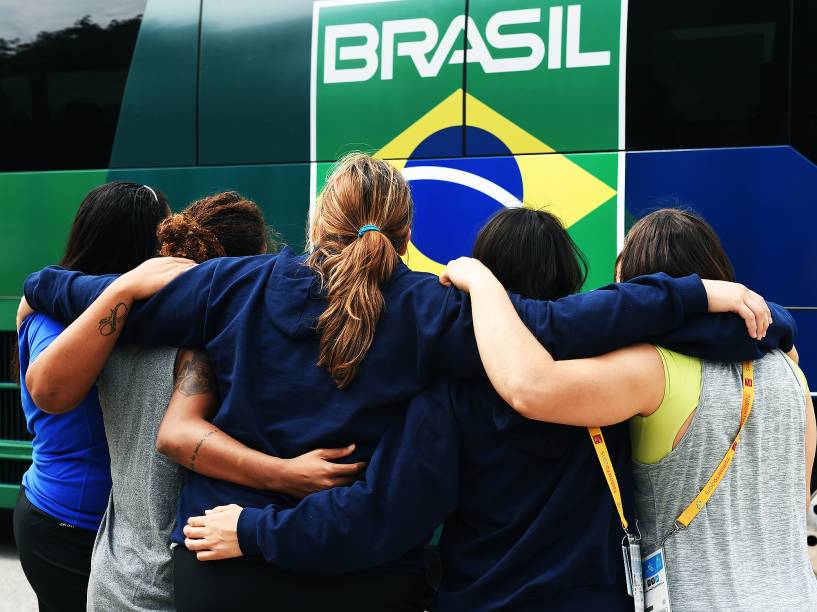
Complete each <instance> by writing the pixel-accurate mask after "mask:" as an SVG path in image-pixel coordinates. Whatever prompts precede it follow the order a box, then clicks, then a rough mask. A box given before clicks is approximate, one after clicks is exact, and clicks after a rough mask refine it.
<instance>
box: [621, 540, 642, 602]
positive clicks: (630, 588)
mask: <svg viewBox="0 0 817 612" xmlns="http://www.w3.org/2000/svg"><path fill="white" fill-rule="evenodd" d="M639 542H640V538H637V537H636V536H635V535H633V534H632V533H626V535H625V536H624V539H622V540H621V553H622V555H623V557H624V576H625V578H626V579H627V594H628V595H630V596H631V597H632V598H633V608H634V610H635V612H645V610H644V585H643V581H642V577H641V545H640V543H639Z"/></svg>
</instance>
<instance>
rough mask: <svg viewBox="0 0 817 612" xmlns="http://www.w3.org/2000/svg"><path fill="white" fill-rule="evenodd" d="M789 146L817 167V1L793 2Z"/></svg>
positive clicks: (799, 0)
mask: <svg viewBox="0 0 817 612" xmlns="http://www.w3.org/2000/svg"><path fill="white" fill-rule="evenodd" d="M793 31H794V41H793V44H792V87H791V90H792V120H791V144H792V145H793V146H794V148H795V149H797V150H798V151H799V152H800V153H802V154H803V155H805V156H806V157H808V158H809V159H810V160H811V161H813V162H814V163H815V164H817V78H815V64H816V63H817V1H815V0H795V2H794V28H793Z"/></svg>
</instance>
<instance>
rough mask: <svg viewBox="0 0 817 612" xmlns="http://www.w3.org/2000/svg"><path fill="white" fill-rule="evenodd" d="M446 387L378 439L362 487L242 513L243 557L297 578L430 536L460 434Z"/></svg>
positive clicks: (375, 557) (454, 466) (451, 487)
mask: <svg viewBox="0 0 817 612" xmlns="http://www.w3.org/2000/svg"><path fill="white" fill-rule="evenodd" d="M449 397H450V396H449V391H448V385H447V383H444V382H440V383H437V384H434V385H433V386H432V388H430V389H429V390H427V391H425V392H424V393H422V394H421V395H419V396H418V397H417V398H415V399H414V400H413V401H412V403H411V405H410V406H409V408H408V410H407V413H406V416H405V420H404V421H402V422H400V423H399V424H396V425H395V426H393V427H392V428H391V429H390V430H388V431H387V433H386V434H385V435H384V437H383V438H382V440H381V442H380V444H379V445H378V447H377V449H376V450H375V453H374V455H373V456H372V458H371V460H370V462H369V466H368V468H367V470H366V479H365V481H359V482H356V483H355V484H353V485H352V486H349V487H337V488H334V489H329V490H327V491H322V492H319V493H314V494H312V495H309V496H308V497H306V498H304V499H303V500H302V501H301V502H300V503H299V504H298V505H297V506H296V507H295V508H292V509H286V510H282V509H278V508H277V507H276V506H267V507H266V508H264V509H256V508H245V509H244V510H243V511H242V512H241V515H240V517H239V520H238V541H239V545H240V546H241V550H242V552H243V553H244V554H245V555H249V556H257V555H261V556H263V557H264V559H266V561H267V562H269V563H274V564H275V565H277V566H279V567H283V568H285V569H289V570H292V571H296V572H302V573H313V574H332V573H343V572H349V571H355V570H358V569H363V568H367V567H373V566H377V565H382V564H384V563H387V562H389V561H393V560H395V559H398V558H400V557H401V556H402V555H403V554H405V553H407V552H408V551H410V550H412V549H414V548H416V547H417V546H419V545H422V544H423V543H425V542H426V541H428V539H429V538H430V537H431V533H432V532H433V531H434V529H435V528H436V527H437V526H438V525H440V524H441V523H442V522H443V521H444V520H445V518H446V517H447V516H448V514H450V513H451V512H452V511H453V510H454V508H455V507H456V504H457V499H458V497H459V489H458V481H459V444H458V442H457V440H459V438H460V435H459V430H458V425H457V422H456V418H455V416H454V411H453V407H452V405H451V403H450V400H449V399H448V398H449Z"/></svg>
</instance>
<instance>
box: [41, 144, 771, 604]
mask: <svg viewBox="0 0 817 612" xmlns="http://www.w3.org/2000/svg"><path fill="white" fill-rule="evenodd" d="M411 221H412V202H411V195H410V191H409V188H408V185H407V184H406V182H405V180H404V178H403V177H402V175H401V174H400V173H399V172H398V171H397V170H395V169H394V168H393V167H392V166H390V165H388V164H387V163H385V162H382V161H379V160H375V159H372V158H371V157H369V156H365V155H360V154H357V155H351V156H348V157H347V158H345V159H344V160H342V161H341V162H340V163H339V164H338V166H337V167H336V169H335V170H334V172H333V173H332V174H331V175H330V177H329V179H328V182H327V185H326V187H325V188H324V190H323V192H322V193H321V196H320V198H319V201H318V202H317V205H316V207H315V211H314V214H313V215H312V218H311V227H310V239H311V243H312V245H313V250H312V252H311V253H310V254H309V255H308V256H306V257H304V256H298V255H295V254H294V253H293V252H292V251H291V250H289V249H284V250H282V251H281V252H280V253H278V254H277V255H275V256H258V257H248V258H237V259H229V258H228V259H216V260H213V261H211V262H205V263H204V264H201V265H199V266H197V267H195V268H193V269H192V270H190V271H188V272H186V273H185V274H183V275H182V276H181V277H179V278H178V279H177V280H175V281H174V282H171V283H169V284H168V285H167V286H166V287H165V288H164V289H163V290H162V291H160V292H159V293H158V294H157V295H155V296H154V297H153V298H151V299H150V300H147V301H145V302H144V303H137V296H142V295H144V294H145V293H146V292H147V291H148V290H152V289H155V286H156V284H157V283H156V279H155V278H152V277H142V278H136V277H132V278H131V279H129V280H127V281H119V280H114V281H112V280H111V279H104V278H94V277H89V276H83V275H79V274H76V273H73V272H70V271H65V270H56V269H46V270H43V271H41V272H40V273H38V274H36V275H34V276H32V277H30V278H29V279H28V280H27V282H26V297H27V299H29V301H30V303H31V304H32V306H34V307H35V308H42V309H45V310H47V311H48V312H50V313H51V314H54V315H56V316H58V317H60V318H63V319H66V320H73V319H77V320H78V321H85V323H93V322H94V321H98V320H99V318H100V315H103V314H104V313H109V312H111V311H113V310H115V309H116V308H117V306H118V305H119V304H122V305H123V307H124V308H127V315H126V316H127V321H128V322H127V325H124V326H123V324H124V323H125V320H124V319H125V315H123V316H122V317H121V319H120V318H117V326H116V330H115V334H110V335H107V336H101V335H100V334H99V333H98V331H97V330H96V329H95V327H93V326H92V325H88V326H87V327H86V329H88V330H89V331H90V333H89V334H88V335H89V336H91V337H90V338H87V337H86V340H87V342H86V343H85V348H86V350H87V351H88V352H89V353H93V354H94V355H97V356H98V355H99V354H103V355H106V354H107V353H106V351H109V350H110V348H109V347H110V346H111V345H112V344H113V342H114V341H115V340H116V338H117V337H122V338H123V339H125V340H127V341H130V342H133V341H138V342H142V343H150V344H170V345H181V346H203V347H205V348H206V349H207V352H208V355H209V356H210V359H211V362H212V364H213V371H214V374H215V383H214V384H216V385H217V387H218V389H219V392H220V395H221V399H222V402H221V405H220V408H219V410H218V412H217V414H216V416H215V417H214V419H213V423H214V424H215V425H216V426H218V427H219V428H221V429H222V430H223V431H225V432H226V433H228V434H231V435H234V436H235V437H237V438H238V439H240V440H241V441H242V442H244V443H246V444H247V445H248V446H250V447H252V448H254V449H256V450H259V451H262V452H266V453H267V454H270V455H274V456H281V457H291V456H295V455H298V454H300V453H303V452H304V451H306V450H308V449H311V448H315V447H316V446H322V447H338V446H343V445H346V444H349V443H350V442H356V443H357V448H356V451H355V453H354V454H353V455H351V456H350V460H352V461H353V460H356V459H357V460H359V459H360V458H362V457H365V456H367V455H368V454H370V453H371V451H372V450H373V448H374V447H375V445H376V443H377V441H378V440H379V438H380V437H381V435H382V434H383V432H384V431H385V430H386V429H387V428H388V427H389V426H390V425H392V424H393V423H395V422H396V420H398V419H399V418H401V416H402V415H403V413H404V411H405V404H406V402H407V401H408V400H409V399H410V398H411V397H413V396H415V395H416V394H417V393H418V392H419V391H420V390H421V389H422V388H423V387H424V386H425V385H427V384H428V382H429V381H430V380H431V379H432V377H433V375H434V374H435V373H447V374H451V375H455V376H462V377H465V378H474V377H479V376H481V375H482V366H481V364H480V361H479V354H478V351H477V348H476V344H475V342H474V337H473V328H472V326H471V317H470V307H469V303H468V301H467V300H466V299H464V297H463V295H462V294H461V293H459V292H457V291H455V290H451V289H446V288H444V287H441V286H440V285H439V283H438V282H437V279H436V278H434V277H432V276H430V275H427V274H421V273H416V272H411V271H409V270H408V268H407V267H406V266H405V265H404V264H402V262H401V261H400V255H401V254H403V253H405V252H406V249H407V246H408V241H409V236H410V230H411ZM97 298H99V299H97ZM513 300H514V303H515V305H516V307H517V308H518V309H519V310H520V312H521V313H522V314H523V316H524V317H525V320H526V321H527V322H528V324H529V325H531V327H532V329H534V330H535V332H536V334H537V337H538V338H539V340H540V341H542V342H544V343H545V344H546V345H548V346H551V347H552V346H558V347H559V348H560V350H561V351H563V352H564V354H567V355H573V356H579V355H582V354H588V353H589V354H594V353H596V352H599V351H604V350H606V349H608V348H612V347H613V346H620V345H622V344H628V343H631V342H633V341H635V340H637V339H640V338H643V337H645V336H650V335H656V334H661V333H664V332H667V331H669V330H672V329H675V328H676V327H678V326H679V325H680V324H682V323H683V321H684V320H685V319H687V318H688V317H691V316H697V315H699V314H702V313H704V312H705V311H707V310H711V311H731V310H735V311H737V310H740V311H742V312H745V313H746V316H747V318H748V319H749V323H748V325H749V327H750V329H751V331H752V333H753V334H754V335H758V336H763V335H764V334H765V332H766V328H767V327H768V323H769V319H770V317H769V311H768V309H767V307H766V306H765V303H764V302H763V301H762V299H759V298H758V297H757V296H756V295H754V294H752V293H751V292H748V291H747V290H746V289H745V288H743V287H740V286H736V285H733V284H729V283H718V282H711V281H708V282H704V283H702V282H701V281H700V280H699V279H698V278H696V277H689V278H686V279H679V280H673V279H670V278H669V277H665V276H657V277H647V278H644V279H639V280H638V281H637V282H634V283H630V284H623V285H619V286H615V287H609V288H607V289H605V290H602V291H596V292H593V293H591V294H588V295H577V296H571V297H568V298H565V299H563V300H559V301H558V302H537V301H531V300H523V299H521V298H518V297H516V296H514V298H513ZM744 307H745V309H746V310H745V311H744ZM123 312H124V311H123ZM727 321H729V320H727ZM735 323H736V322H734V321H732V322H731V323H730V322H727V323H725V324H724V325H719V324H718V323H716V322H713V324H714V325H713V327H712V332H713V333H712V334H711V336H712V337H713V339H714V341H715V343H716V344H715V345H713V344H710V345H708V348H709V349H710V350H712V349H713V346H717V347H718V348H716V349H714V350H716V351H719V352H720V353H721V354H723V353H726V352H730V351H734V352H736V353H739V354H741V355H746V354H747V353H748V354H749V355H755V354H757V352H758V351H759V349H758V348H757V347H756V346H755V345H754V343H753V342H747V341H745V339H744V336H745V333H739V332H738V328H737V325H736V324H735ZM715 328H717V331H716V330H715ZM726 328H728V330H727V329H726ZM316 330H317V333H316ZM327 374H328V376H327ZM195 382H196V384H197V385H199V384H203V385H206V384H207V380H206V379H204V378H202V377H198V376H197V378H196V381H195ZM207 443H208V438H207V437H206V436H204V435H203V436H202V438H201V440H200V445H201V446H204V445H206V444H207ZM188 476H189V477H188V479H187V481H186V483H185V486H184V488H183V491H182V495H181V501H180V504H179V515H178V516H179V517H180V518H181V520H180V521H177V529H176V531H174V534H173V540H174V542H176V543H183V542H185V538H184V535H183V534H182V532H181V527H182V525H183V524H184V523H185V522H186V520H187V518H188V517H191V516H197V515H200V516H201V518H200V519H198V520H197V521H196V524H195V525H194V526H195V527H200V528H205V529H206V528H209V527H213V529H214V530H215V531H216V532H217V533H219V534H220V536H222V537H219V538H216V539H214V540H213V541H212V542H211V541H208V540H207V539H204V541H202V542H197V543H195V544H192V543H191V542H188V545H190V548H193V549H194V552H190V551H188V550H187V549H186V548H182V547H180V546H179V547H176V549H175V552H174V562H175V568H176V572H177V573H176V588H177V591H176V594H177V605H178V606H179V608H181V609H210V608H219V607H223V606H232V607H237V608H247V609H252V608H253V607H256V606H258V605H259V603H260V602H265V601H268V598H269V597H274V598H275V603H276V605H278V606H279V607H281V608H282V609H296V608H297V609H301V610H310V609H325V607H326V605H327V603H328V602H329V603H331V605H333V606H334V609H337V610H340V609H350V610H418V609H421V608H422V597H423V594H424V590H425V587H424V577H423V568H422V544H421V543H418V547H417V548H416V549H415V550H412V551H411V552H410V553H409V554H408V555H404V557H403V558H401V559H399V560H394V561H393V562H392V563H390V564H388V565H386V566H383V567H379V568H376V569H375V570H372V571H367V572H361V573H357V574H351V575H347V576H345V577H344V578H343V579H342V580H327V581H316V580H314V579H310V580H306V579H304V578H303V577H294V576H293V575H291V574H289V573H287V572H281V571H276V570H275V568H274V567H272V566H269V565H266V564H264V563H263V561H261V560H260V558H261V557H262V555H263V553H264V552H265V550H266V549H267V539H266V532H267V522H268V520H269V519H270V517H271V515H272V513H273V511H274V508H275V507H276V506H278V507H284V508H286V507H291V506H293V505H294V504H295V500H293V499H292V498H291V497H289V496H285V495H280V494H275V493H270V492H266V491H258V490H252V489H248V488H241V487H235V486H232V485H229V484H225V483H224V482H221V481H217V480H213V479H209V478H206V477H204V476H202V475H199V474H197V473H190V474H189V475H188ZM230 502H237V503H239V504H240V507H238V510H236V509H235V508H231V509H230V510H229V511H225V512H216V513H213V514H210V515H208V517H204V516H203V515H204V511H205V510H207V509H212V508H214V507H218V506H219V505H220V504H225V503H230ZM242 507H246V510H242V509H241V508H242ZM194 537H196V536H194ZM242 555H243V556H247V559H242V560H240V561H233V562H230V563H220V564H207V563H201V562H200V561H201V560H203V559H224V558H230V557H238V556H242ZM418 555H419V556H418ZM181 576H184V579H183V580H180V578H181Z"/></svg>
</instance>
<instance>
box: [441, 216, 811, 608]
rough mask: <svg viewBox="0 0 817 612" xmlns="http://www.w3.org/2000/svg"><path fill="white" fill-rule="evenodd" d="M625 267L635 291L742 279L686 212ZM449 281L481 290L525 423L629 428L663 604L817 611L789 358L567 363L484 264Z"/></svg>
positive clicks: (645, 224)
mask: <svg viewBox="0 0 817 612" xmlns="http://www.w3.org/2000/svg"><path fill="white" fill-rule="evenodd" d="M617 268H618V275H619V276H620V278H621V279H622V280H629V279H630V278H632V277H634V276H639V275H642V274H649V273H656V272H664V273H668V274H670V275H672V276H684V275H687V274H691V273H694V274H699V275H700V276H701V277H702V278H709V279H717V280H722V281H733V280H734V271H733V268H732V264H731V262H730V261H729V258H728V257H727V255H726V253H725V252H724V250H723V248H722V246H721V243H720V240H719V239H718V237H717V235H716V234H715V232H714V231H713V230H712V228H711V227H710V226H709V224H708V223H706V221H704V220H703V219H702V218H701V217H699V216H697V215H695V214H693V213H690V212H688V211H683V210H676V209H664V210H659V211H656V212H654V213H652V214H650V215H648V216H646V217H645V218H643V219H641V220H640V221H638V222H637V223H636V224H635V225H634V226H633V228H632V229H631V230H630V232H629V234H628V236H627V239H626V241H625V245H624V249H623V250H622V252H621V254H620V256H619V259H618V266H617ZM446 275H447V277H448V278H449V279H450V280H451V281H452V282H453V283H455V284H456V285H457V286H459V287H461V288H464V289H467V290H469V291H470V293H471V300H472V304H473V312H474V329H475V333H476V337H477V343H478V345H479V347H480V354H481V355H482V357H483V363H484V364H485V370H486V372H487V374H488V377H489V378H490V380H491V383H492V384H493V386H494V388H495V389H496V390H497V392H498V393H499V394H500V395H501V396H502V397H503V398H504V399H505V400H506V401H507V402H508V403H509V404H510V405H511V406H513V407H514V408H515V409H516V410H517V411H518V412H519V413H520V414H522V415H523V416H525V417H528V418H531V419H537V420H542V421H549V422H556V423H564V424H568V425H585V426H591V427H600V426H603V425H611V424H615V423H619V422H622V421H625V420H627V419H629V423H630V435H631V441H632V453H633V470H634V476H635V501H636V508H637V514H638V517H639V526H640V532H641V536H642V541H641V546H642V548H643V552H644V561H645V562H644V578H645V595H646V597H647V606H648V607H650V606H653V607H654V608H655V609H660V608H665V609H669V608H670V607H671V609H672V610H675V611H676V612H678V611H685V610H689V611H693V610H724V609H729V610H745V611H747V612H750V611H754V610H771V609H775V610H777V609H785V610H813V609H815V608H817V580H815V577H814V573H813V571H812V569H811V564H810V562H809V558H808V550H807V547H806V530H805V528H806V517H805V514H804V512H805V511H807V509H808V507H809V503H808V502H809V496H808V490H809V487H808V484H809V482H810V480H811V468H812V465H813V463H814V456H815V444H816V443H817V427H816V426H815V422H814V421H815V419H814V407H813V406H812V402H811V397H810V395H809V392H808V388H807V386H806V384H805V378H804V377H803V375H802V372H800V370H799V368H798V367H797V366H796V365H795V364H794V363H793V361H791V359H789V357H787V356H786V355H784V354H783V353H782V352H781V351H779V350H778V351H773V352H770V353H768V354H766V355H764V356H762V357H761V358H759V359H755V360H749V361H743V363H740V362H738V363H724V362H718V361H709V360H702V359H697V358H694V357H689V356H687V355H684V354H682V353H680V352H676V351H673V350H670V349H667V348H666V347H665V346H652V345H647V344H641V345H635V346H632V347H629V348H625V349H621V350H618V351H615V352H612V353H609V354H607V355H602V356H600V357H594V358H590V359H577V360H570V361H554V359H553V357H552V356H551V354H550V353H549V352H548V350H547V349H546V348H544V347H542V346H541V345H540V344H539V343H538V342H537V341H536V339H535V338H534V337H533V336H531V334H530V332H528V330H527V329H526V328H525V326H524V325H523V323H522V322H521V321H520V320H519V317H518V316H517V315H516V313H515V312H514V309H513V307H512V305H511V304H510V302H509V301H508V299H507V295H506V294H505V293H504V291H503V289H502V287H501V285H499V283H498V282H497V280H496V279H495V278H494V277H493V276H492V275H491V273H490V271H488V270H487V269H486V268H485V267H484V266H482V264H480V263H479V262H477V261H475V260H470V259H462V260H458V261H456V262H452V264H450V265H449V267H448V269H447V272H446ZM787 348H791V347H787ZM532 381H535V382H532ZM598 435H599V436H601V435H602V434H601V432H600V431H599V433H598ZM600 439H601V438H600ZM713 577H715V579H713ZM639 578H640V576H639Z"/></svg>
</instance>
